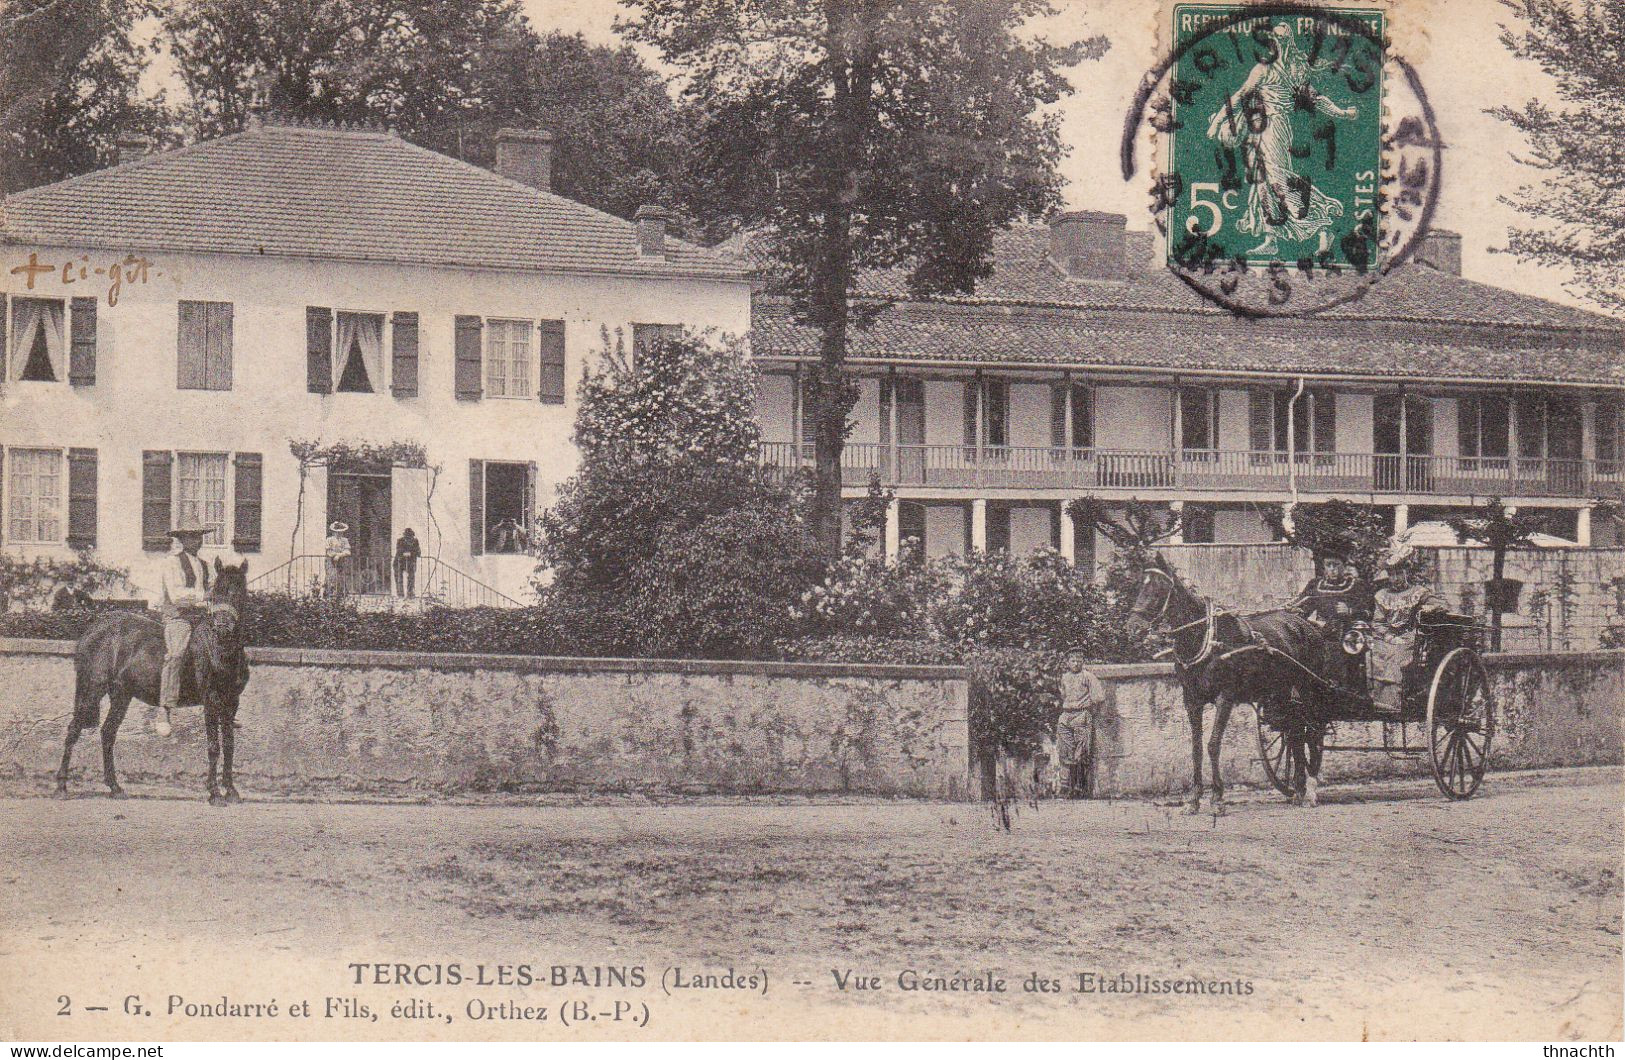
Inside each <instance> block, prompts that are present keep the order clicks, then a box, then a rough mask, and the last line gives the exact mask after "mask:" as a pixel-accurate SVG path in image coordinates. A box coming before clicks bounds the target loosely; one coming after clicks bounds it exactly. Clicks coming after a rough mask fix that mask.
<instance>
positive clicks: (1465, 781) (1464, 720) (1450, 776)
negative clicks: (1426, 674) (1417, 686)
mask: <svg viewBox="0 0 1625 1060" xmlns="http://www.w3.org/2000/svg"><path fill="white" fill-rule="evenodd" d="M1427 727H1428V757H1429V758H1430V759H1431V760H1432V762H1433V779H1434V781H1435V782H1436V783H1437V784H1438V785H1439V790H1440V791H1442V792H1444V794H1445V796H1446V797H1448V798H1452V799H1470V798H1472V797H1473V793H1474V792H1475V791H1477V790H1478V785H1479V784H1480V783H1482V782H1483V780H1484V768H1485V766H1486V765H1487V764H1488V762H1489V757H1490V741H1491V740H1493V739H1494V738H1495V700H1494V698H1493V697H1492V696H1491V695H1490V679H1489V675H1488V674H1486V673H1485V672H1484V664H1483V663H1482V662H1481V661H1479V658H1478V654H1477V653H1476V652H1474V651H1473V650H1472V649H1470V648H1456V649H1455V650H1454V651H1452V652H1450V654H1448V655H1446V656H1445V657H1444V659H1443V660H1441V661H1440V663H1439V667H1438V669H1436V670H1434V671H1433V684H1432V686H1431V687H1429V689H1428V716H1427Z"/></svg>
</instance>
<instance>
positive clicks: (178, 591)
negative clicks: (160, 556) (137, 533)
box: [158, 552, 214, 609]
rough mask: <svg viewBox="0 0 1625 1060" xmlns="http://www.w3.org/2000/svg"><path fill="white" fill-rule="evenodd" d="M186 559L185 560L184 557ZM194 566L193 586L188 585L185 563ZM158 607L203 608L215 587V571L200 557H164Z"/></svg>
mask: <svg viewBox="0 0 1625 1060" xmlns="http://www.w3.org/2000/svg"><path fill="white" fill-rule="evenodd" d="M183 556H184V557H185V559H184V560H183V559H182V557H183ZM187 562H189V563H190V564H191V566H192V584H191V585H187V584H186V571H185V568H184V567H183V566H182V564H183V563H187ZM159 574H160V576H159V581H158V606H159V608H160V609H163V608H166V607H167V608H177V607H202V606H203V605H204V604H205V603H207V602H208V599H209V590H210V589H211V588H212V587H213V586H214V570H213V568H211V567H210V566H209V564H208V563H206V562H205V561H204V560H203V558H202V557H200V556H188V555H187V554H186V553H185V552H172V553H170V554H169V555H168V556H165V557H164V560H163V563H162V564H161V566H160V568H159Z"/></svg>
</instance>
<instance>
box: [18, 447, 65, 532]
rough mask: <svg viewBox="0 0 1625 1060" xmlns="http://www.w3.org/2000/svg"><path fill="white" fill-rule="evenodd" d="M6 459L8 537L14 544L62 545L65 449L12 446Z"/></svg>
mask: <svg viewBox="0 0 1625 1060" xmlns="http://www.w3.org/2000/svg"><path fill="white" fill-rule="evenodd" d="M7 460H8V466H7V479H6V537H7V539H8V540H9V541H10V542H11V543H13V544H38V545H58V544H61V543H62V542H63V540H64V539H65V537H66V534H65V532H64V531H65V527H64V525H63V519H62V515H63V489H62V487H63V482H62V450H60V449H22V448H16V447H13V448H12V449H10V450H8V452H7Z"/></svg>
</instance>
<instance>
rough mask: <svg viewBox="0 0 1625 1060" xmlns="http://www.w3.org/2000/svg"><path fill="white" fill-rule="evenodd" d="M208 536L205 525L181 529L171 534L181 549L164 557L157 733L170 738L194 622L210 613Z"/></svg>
mask: <svg viewBox="0 0 1625 1060" xmlns="http://www.w3.org/2000/svg"><path fill="white" fill-rule="evenodd" d="M207 533H208V531H207V530H205V529H204V528H203V527H201V526H177V527H174V528H172V529H171V530H170V531H169V536H170V537H172V538H174V539H175V541H176V542H177V543H178V545H179V548H178V549H176V551H174V552H171V553H170V554H169V555H168V556H166V557H165V558H164V561H163V566H162V568H161V577H160V579H159V588H158V617H159V618H160V619H162V621H163V624H164V668H163V670H162V672H161V675H160V685H159V692H158V705H159V706H160V707H162V708H163V713H162V714H161V715H160V716H159V717H158V718H156V719H155V720H154V722H153V726H152V727H153V731H154V732H156V733H157V734H158V735H159V736H168V735H169V734H170V733H171V732H172V731H174V730H173V727H172V726H171V725H170V721H169V718H170V712H171V711H173V710H174V709H175V708H176V707H178V706H180V696H181V677H182V675H183V674H184V673H185V670H186V650H187V648H188V647H190V646H191V643H192V623H193V622H195V621H197V620H198V619H200V618H202V617H203V616H204V615H205V614H206V613H207V611H208V604H209V591H210V590H211V589H213V588H214V571H212V570H210V569H209V565H208V564H207V563H205V562H204V561H203V559H202V558H201V557H199V556H198V549H200V548H202V547H203V538H204V536H205V535H206V534H207Z"/></svg>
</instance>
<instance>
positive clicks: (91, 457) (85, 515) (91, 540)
mask: <svg viewBox="0 0 1625 1060" xmlns="http://www.w3.org/2000/svg"><path fill="white" fill-rule="evenodd" d="M92 308H94V306H93V307H92ZM68 546H69V547H70V548H95V547H96V450H94V449H69V450H68Z"/></svg>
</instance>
